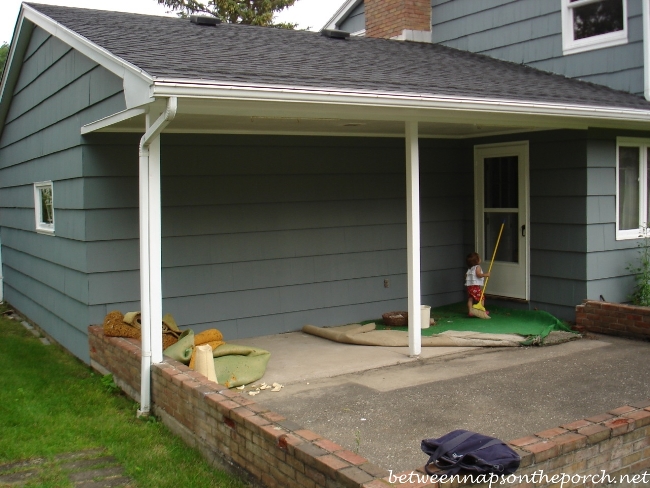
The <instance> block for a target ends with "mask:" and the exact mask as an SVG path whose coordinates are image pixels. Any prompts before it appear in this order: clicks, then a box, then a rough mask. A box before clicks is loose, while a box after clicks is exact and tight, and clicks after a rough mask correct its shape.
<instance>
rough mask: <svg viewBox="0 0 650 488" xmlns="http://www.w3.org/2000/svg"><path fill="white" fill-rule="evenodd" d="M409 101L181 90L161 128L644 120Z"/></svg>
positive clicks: (117, 127)
mask: <svg viewBox="0 0 650 488" xmlns="http://www.w3.org/2000/svg"><path fill="white" fill-rule="evenodd" d="M168 96H175V95H171V94H170V95H168ZM165 99H166V98H165ZM413 102H414V101H413V100H408V101H407V102H405V104H406V105H399V106H391V105H390V104H388V103H387V104H383V103H378V104H375V105H371V106H369V105H360V104H357V105H355V104H354V103H345V102H343V101H341V100H336V99H335V100H332V101H331V102H330V103H324V102H316V101H313V100H304V99H302V100H296V101H293V100H291V101H284V100H283V101H277V100H259V99H257V100H251V99H250V98H249V99H246V98H244V97H242V98H237V97H236V96H231V98H227V99H224V98H208V97H206V98H202V97H182V96H181V97H178V110H177V113H176V117H175V118H174V120H173V121H172V122H171V123H170V124H169V125H168V126H167V127H166V129H165V132H172V133H174V132H175V133H214V134H219V133H230V134H278V135H280V134H281V135H326V136H356V137H361V136H376V137H404V123H405V122H408V121H417V122H418V124H419V128H418V131H419V136H420V137H425V138H426V137H430V138H436V137H439V138H470V137H481V136H487V135H495V134H509V133H517V132H531V131H534V130H546V129H560V128H563V129H586V128H587V127H590V126H592V127H594V126H596V127H598V126H600V127H619V128H629V129H633V128H634V129H641V128H644V129H646V130H647V128H648V122H647V121H646V120H634V121H630V120H613V119H612V118H607V119H597V118H592V117H584V116H576V115H575V114H571V115H569V114H563V113H553V114H540V113H534V111H532V110H530V107H525V108H524V107H522V108H521V109H518V110H516V111H515V110H512V111H509V110H504V109H503V107H499V106H498V104H495V105H496V106H492V105H486V106H484V107H483V106H482V107H480V109H476V108H474V109H469V108H467V107H457V106H451V107H450V106H449V105H447V106H445V107H443V108H441V107H427V106H421V105H419V104H418V103H417V101H415V103H413ZM164 106H165V105H164V99H159V100H158V101H156V102H154V103H152V104H151V105H150V106H149V109H150V113H151V114H152V116H153V117H154V119H155V118H156V117H157V115H158V114H160V113H162V111H163V110H164ZM557 110H560V109H557ZM560 112H561V111H560ZM145 116H146V115H145V109H142V108H141V109H131V110H127V111H125V112H122V113H119V114H115V115H113V116H110V117H107V118H106V119H102V120H100V121H97V122H93V123H91V124H88V125H87V126H85V127H84V128H83V129H82V132H83V133H88V132H135V133H142V132H144V128H145Z"/></svg>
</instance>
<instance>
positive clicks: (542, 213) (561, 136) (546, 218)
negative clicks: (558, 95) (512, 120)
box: [466, 131, 588, 320]
mask: <svg viewBox="0 0 650 488" xmlns="http://www.w3.org/2000/svg"><path fill="white" fill-rule="evenodd" d="M587 140H588V137H587V131H544V132H533V133H528V134H517V135H510V136H500V137H488V138H481V139H475V140H471V141H466V144H467V145H468V149H469V150H473V147H474V146H475V145H478V144H494V143H508V142H517V141H528V143H529V214H530V215H529V221H530V228H528V229H527V233H528V235H529V241H530V268H529V273H530V301H529V302H527V303H522V302H511V301H500V300H497V301H494V300H492V301H491V303H497V304H499V305H503V306H506V307H515V308H527V309H533V308H539V309H540V310H545V311H547V312H549V313H552V314H554V315H556V316H557V317H559V318H562V319H565V320H572V319H573V316H574V314H575V306H576V304H577V303H580V302H581V301H582V300H583V299H584V297H585V296H586V293H587V284H586V260H587V247H586V236H587V228H586V227H587V226H586V199H587V152H586V148H587ZM472 178H473V176H472ZM471 181H472V182H473V179H472V180H471ZM471 225H472V229H471V232H468V234H467V235H468V237H469V239H468V241H467V243H466V245H467V246H470V247H473V246H474V228H473V225H474V224H473V220H472V224H471ZM479 252H480V251H479ZM484 259H485V260H486V261H487V260H488V259H489V257H485V258H484Z"/></svg>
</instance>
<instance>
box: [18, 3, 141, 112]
mask: <svg viewBox="0 0 650 488" xmlns="http://www.w3.org/2000/svg"><path fill="white" fill-rule="evenodd" d="M21 15H22V16H23V17H24V18H25V19H27V20H29V21H30V22H32V23H34V24H36V25H37V26H38V27H40V28H41V29H43V30H45V31H46V32H49V33H50V34H51V35H52V36H54V37H56V38H57V39H60V40H61V41H62V42H64V43H66V44H67V45H68V46H70V47H72V48H73V49H75V50H77V51H79V52H80V53H81V54H83V55H84V56H86V57H88V58H90V59H92V60H93V61H95V62H96V63H97V64H99V65H101V66H103V67H104V68H106V69H107V70H108V71H110V72H111V73H113V74H115V75H116V76H118V77H120V78H122V80H124V85H123V86H124V96H125V98H126V103H127V108H132V107H135V106H139V105H144V104H145V103H149V102H152V101H153V99H152V98H151V97H150V91H151V90H150V87H151V85H152V84H153V77H152V76H150V75H149V74H148V73H146V72H145V71H144V70H142V69H141V68H138V67H137V66H135V65H134V64H131V63H129V62H128V61H125V60H124V59H122V58H120V57H118V56H115V55H114V54H113V53H111V52H110V51H108V50H106V49H104V48H103V47H101V46H98V45H97V44H95V43H94V42H92V41H90V40H88V39H86V38H85V37H83V36H82V35H79V34H78V33H76V32H74V31H72V30H70V29H68V28H67V27H65V26H63V25H61V24H59V23H58V22H56V21H55V20H53V19H51V18H50V17H48V16H46V15H44V14H42V13H40V12H39V11H37V10H35V9H33V8H31V7H30V6H29V5H25V4H23V6H22V11H21Z"/></svg>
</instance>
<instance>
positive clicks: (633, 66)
mask: <svg viewBox="0 0 650 488" xmlns="http://www.w3.org/2000/svg"><path fill="white" fill-rule="evenodd" d="M431 5H432V15H431V18H432V29H431V31H432V41H433V42H435V43H439V44H444V45H446V46H450V47H455V48H458V49H462V50H466V51H472V52H476V53H481V54H486V55H488V56H492V57H495V58H498V59H503V60H506V61H512V62H514V63H523V64H527V65H529V66H532V67H534V68H538V69H541V70H544V71H550V72H553V73H558V74H561V75H565V76H568V77H569V78H579V79H582V80H585V81H591V82H593V83H599V84H603V85H607V86H610V87H612V88H615V89H618V90H624V91H628V92H631V93H636V94H640V95H642V94H643V25H642V21H643V19H642V11H641V10H642V9H641V2H639V1H634V2H628V3H627V6H628V43H627V44H624V45H620V46H614V47H608V48H603V49H596V50H592V51H587V52H582V53H577V54H572V55H569V56H564V55H563V54H562V21H561V11H560V0H554V1H540V0H462V1H459V0H432V2H431Z"/></svg>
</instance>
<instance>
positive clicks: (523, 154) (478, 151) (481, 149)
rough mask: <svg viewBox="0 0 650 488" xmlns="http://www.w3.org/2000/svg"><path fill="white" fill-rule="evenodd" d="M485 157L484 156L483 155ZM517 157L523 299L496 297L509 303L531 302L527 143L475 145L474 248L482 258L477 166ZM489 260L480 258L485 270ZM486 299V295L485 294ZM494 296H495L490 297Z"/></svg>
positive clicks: (479, 192) (481, 190)
mask: <svg viewBox="0 0 650 488" xmlns="http://www.w3.org/2000/svg"><path fill="white" fill-rule="evenodd" d="M486 153H487V154H486ZM513 155H516V156H518V157H520V158H521V163H522V164H520V168H521V169H523V171H520V174H519V179H520V180H521V179H522V178H523V182H521V183H520V187H523V189H524V195H523V197H520V200H519V209H520V210H519V211H520V212H521V211H522V206H523V211H524V215H525V219H524V225H525V226H526V231H525V242H524V245H523V249H524V251H525V259H524V260H523V264H524V266H525V283H526V285H525V290H526V291H525V298H519V297H507V296H505V297H504V296H501V295H498V296H499V297H501V298H505V299H510V300H523V301H530V177H529V174H530V145H529V141H527V140H525V141H513V142H501V143H494V144H475V145H474V248H475V249H476V251H477V252H479V253H480V254H481V256H483V254H484V252H485V250H484V249H479V246H480V241H481V239H480V237H479V236H480V232H483V225H482V222H483V214H482V209H483V202H484V200H483V198H484V192H483V181H479V178H478V175H479V174H482V173H483V172H482V171H481V172H479V165H481V164H483V158H485V157H498V156H513ZM491 258H492V256H483V261H484V262H485V263H486V267H487V266H489V262H490V259H491ZM488 295H489V294H488ZM493 296H496V295H493Z"/></svg>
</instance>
